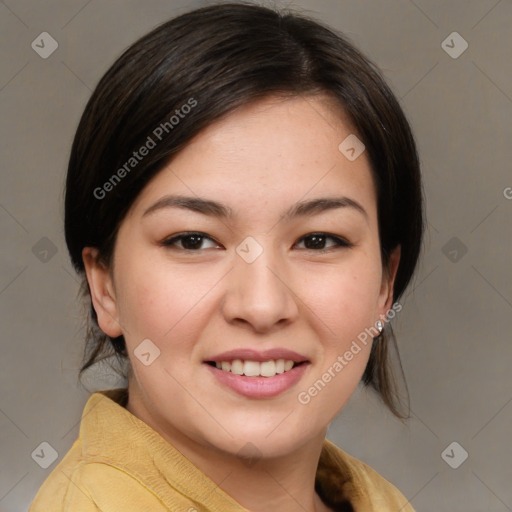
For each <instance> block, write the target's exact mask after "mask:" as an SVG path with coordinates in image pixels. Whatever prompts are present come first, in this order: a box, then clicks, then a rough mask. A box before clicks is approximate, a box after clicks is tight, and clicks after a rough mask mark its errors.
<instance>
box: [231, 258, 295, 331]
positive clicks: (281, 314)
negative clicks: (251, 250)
mask: <svg viewBox="0 0 512 512" xmlns="http://www.w3.org/2000/svg"><path fill="white" fill-rule="evenodd" d="M234 258H235V261H234V267H235V268H234V269H233V270H232V271H231V272H230V273H229V274H228V282H227V285H226V286H227V288H226V294H225V297H224V300H223V304H222V309H223V314H224V317H225V318H226V321H228V322H229V323H231V324H240V325H243V326H246V327H250V328H251V329H252V330H253V331H255V332H258V333H268V332H271V331H273V330H275V329H279V328H282V327H284V326H285V325H288V324H290V323H292V322H293V321H294V320H296V319H297V317H298V314H299V307H298V303H297V300H298V298H297V295H296V292H295V291H294V290H293V289H292V287H291V285H290V283H289V282H288V281H289V279H287V275H288V274H287V273H286V272H285V268H284V263H283V262H282V261H278V258H276V257H274V256H273V254H272V251H271V250H270V249H269V250H264V251H263V253H262V254H261V255H260V256H259V257H258V258H257V259H256V260H255V261H253V262H252V263H248V262H246V261H245V260H244V259H243V258H241V257H240V256H239V255H238V254H235V256H234Z"/></svg>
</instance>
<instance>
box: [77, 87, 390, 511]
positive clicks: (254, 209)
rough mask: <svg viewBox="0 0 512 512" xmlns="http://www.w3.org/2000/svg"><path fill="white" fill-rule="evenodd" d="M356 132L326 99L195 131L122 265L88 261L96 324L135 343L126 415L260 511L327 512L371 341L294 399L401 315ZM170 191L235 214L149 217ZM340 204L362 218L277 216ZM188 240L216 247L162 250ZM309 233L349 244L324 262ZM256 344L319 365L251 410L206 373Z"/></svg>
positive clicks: (129, 228)
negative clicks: (331, 477) (301, 207)
mask: <svg viewBox="0 0 512 512" xmlns="http://www.w3.org/2000/svg"><path fill="white" fill-rule="evenodd" d="M351 133H354V131H353V129H352V127H351V126H350V123H349V122H348V119H347V117H346V115H344V113H343V112H342V111H340V109H339V108H338V107H337V106H336V105H333V103H332V102H331V101H330V100H329V98H327V97H324V96H315V97H304V98H293V99H283V98H277V97H272V98H266V99H264V100H260V101H258V102H257V103H253V104H250V105H246V106H244V107H243V108H241V109H239V110H237V111H235V112H233V113H231V114H229V115H228V116H227V117H225V118H224V119H222V120H221V121H218V122H216V123H214V124H212V125H210V126H209V127H208V128H206V129H205V130H203V131H202V132H200V133H199V134H198V135H197V136H196V137H195V138H194V139H193V140H192V141H191V142H190V143H189V144H188V145H187V146H186V147H185V148H184V149H183V150H182V151H181V152H180V153H179V154H178V155H177V156H176V157H175V158H174V160H173V161H172V162H171V163H170V164H169V165H168V166H167V167H166V168H165V169H163V170H162V171H161V172H160V173H159V174H157V175H156V176H155V177H154V178H153V179H152V181H150V183H149V184H148V185H147V186H146V188H145V189H143V191H142V192H141V193H140V194H139V196H138V197H137V199H136V201H135V202H134V204H133V205H132V207H131V209H130V211H129V212H128V214H127V216H126V217H125V219H124V220H123V222H122V224H121V226H120V229H119V233H118V237H117V240H116V245H115V249H114V255H113V266H111V267H110V268H108V267H106V266H105V265H103V264H102V263H101V262H100V260H99V258H98V253H97V250H96V249H94V248H86V249H84V251H83V258H84V262H85V266H86V272H87V278H88V282H89V285H90V288H91V296H92V300H93V304H94V307H95V309H96V312H97V315H98V322H99V325H100V327H101V329H102V330H103V331H104V332H106V333H107V334H108V335H110V336H112V337H115V336H119V335H120V334H123V335H124V337H125V340H126V343H127V348H128V353H129V357H130V362H131V365H132V373H131V375H130V378H129V386H128V389H129V403H128V405H127V409H128V410H129V411H130V412H131V413H133V414H134V415H135V416H137V417H138V418H140V419H141V420H143V421H144V422H146V423H147V424H148V425H150V426H151V427H152V428H153V429H154V430H156V431H157V432H158V433H160V435H162V436H163V437H164V438H165V439H167V440H168V441H169V442H171V443H172V444H173V445H174V446H175V447H176V448H178V449H179V450H180V451H181V452H182V453H183V454H184V455H186V456H187V457H188V458H189V459H190V460H191V461H192V462H193V463H194V464H195V465H196V466H197V467H199V468H200V469H201V470H202V471H203V472H204V473H205V474H207V475H208V476H210V477H211V478H212V479H213V480H215V481H216V482H221V483H220V487H221V488H222V489H223V490H224V491H225V492H227V493H228V494H229V495H231V496H232V497H233V498H234V499H235V500H236V501H238V502H239V503H240V504H242V505H243V506H244V507H245V508H247V509H248V510H251V511H253V512H263V511H268V510H280V511H282V512H287V511H296V510H297V507H298V505H297V503H299V504H300V507H301V509H302V510H305V511H316V512H319V511H325V510H329V509H328V508H327V507H326V506H325V505H324V504H323V502H322V501H321V500H320V498H319V497H318V495H317V494H316V493H315V490H314V479H315V472H316V467H317V464H318V459H319V456H320V452H321V449H322V443H323V440H324V438H325V434H326V431H327V427H328V425H329V423H330V422H331V421H332V420H333V418H334V417H335V416H336V415H337V414H338V413H339V411H340V410H341V409H342V407H343V406H344V405H345V404H346V403H347V401H348V399H349V398H350V396H351V395H352V393H353V392H354V390H355V388H356V387H357V384H358V383H359V381H360V379H361V376H362V374H363V372H364V369H365V366H366V363H367V361H368V357H369V354H370V348H371V347H370V344H371V342H370V343H368V344H367V345H366V346H363V345H362V344H360V345H361V348H362V350H361V351H360V352H359V353H358V354H357V355H356V356H354V358H353V359H352V360H351V361H350V363H349V364H347V365H346V366H345V367H344V369H343V371H341V372H339V373H337V374H336V377H335V378H333V379H332V380H331V382H329V383H328V384H327V385H326V386H325V387H324V388H323V389H322V391H321V392H319V393H318V394H317V396H315V397H314V398H313V399H312V400H311V401H310V402H309V403H308V404H306V405H303V404H301V403H299V401H298V399H297V396H298V393H299V392H301V391H305V390H307V389H308V388H309V387H310V386H311V385H312V384H313V383H314V382H315V381H317V380H318V379H319V378H320V377H321V376H322V374H323V373H324V372H326V371H327V369H328V368H329V367H332V365H333V364H334V362H335V361H336V360H337V357H338V355H343V354H344V353H345V352H346V350H348V349H349V347H350V345H351V343H352V341H353V340H355V339H356V338H357V335H358V334H359V333H361V332H362V331H364V329H365V328H368V327H370V326H374V325H375V322H376V321H377V320H379V318H380V315H385V314H386V311H388V309H389V308H391V306H392V290H393V282H394V278H395V274H396V269H397V266H398V261H399V257H400V250H399V248H397V249H396V250H395V251H394V252H393V254H392V256H391V258H390V264H389V266H388V268H383V266H382V261H381V257H380V242H379V236H378V223H377V202H376V201H377V199H376V191H375V186H374V182H373V178H372V174H371V171H370V165H369V161H368V159H367V156H366V153H365V152H363V154H362V155H361V156H360V157H358V158H357V159H356V160H354V161H349V160H348V159H347V158H345V156H344V155H343V154H342V153H341V152H340V151H339V149H338V145H339V144H340V143H341V142H342V141H343V140H344V139H345V138H346V137H347V136H348V135H350V134H351ZM167 194H184V195H188V196H195V197H197V196H199V197H201V198H207V199H212V200H215V201H218V202H222V203H224V204H225V205H226V206H229V207H230V208H231V209H232V211H233V213H234V217H233V218H232V219H218V218H214V217H211V216H206V215H203V214H201V213H197V212H193V211H191V210H186V209H182V208H176V207H169V208H161V209H157V210H155V211H154V212H153V213H151V214H148V215H145V216H144V212H145V211H146V210H147V209H148V208H149V207H150V206H152V205H153V204H154V203H155V202H156V201H158V200H159V199H160V198H162V197H163V196H165V195H167ZM333 195H334V196H346V197H348V198H350V199H352V200H354V201H357V203H359V204H360V205H361V206H362V207H363V208H364V210H365V212H366V214H363V213H361V212H360V211H358V210H357V209H356V208H353V207H344V208H337V209H332V210H327V211H324V212H321V213H316V214H308V215H307V216H304V217H297V218H293V219H288V220H287V219H281V215H282V214H283V212H284V211H286V210H287V209H288V208H289V207H291V206H292V205H293V204H295V203H296V202H298V201H304V200H309V199H314V198H320V197H332V196H333ZM186 231H199V232H202V233H206V234H207V235H208V236H209V237H211V238H212V239H208V238H204V239H203V245H199V249H195V250H189V251H185V250H184V249H183V248H182V247H183V246H182V245H180V242H179V241H178V242H176V244H175V245H174V247H172V246H165V245H163V244H162V241H164V240H165V239H169V238H170V237H171V235H176V234H180V233H183V232H186ZM312 232H326V233H328V234H330V235H335V236H338V237H341V238H343V239H345V240H348V241H349V242H350V243H351V244H353V245H352V246H351V247H343V246H337V245H336V243H335V241H334V240H333V239H330V238H327V239H325V246H321V247H320V248H322V247H325V249H326V250H324V251H322V250H319V249H315V248H311V247H312V246H311V245H306V244H307V241H305V240H304V238H303V237H304V236H305V235H308V234H310V233H312ZM248 236H251V237H253V238H254V239H256V240H257V242H258V243H259V244H260V246H261V247H262V249H263V252H262V254H261V255H260V256H259V257H258V258H257V259H256V260H255V261H254V262H252V263H250V264H249V263H247V262H246V261H244V259H242V258H241V257H240V256H239V255H238V254H237V252H236V248H237V246H238V245H239V244H240V243H241V242H242V241H243V240H244V239H245V238H246V237H248ZM307 240H309V241H310V238H309V239H307ZM188 241H189V242H190V239H189V240H188ZM182 242H183V240H182ZM188 247H190V245H189V246H188ZM308 247H309V248H308ZM313 247H314V246H313ZM194 251H195V252H194ZM146 338H149V339H150V340H151V341H152V342H153V343H154V344H155V345H156V346H157V347H158V348H159V350H160V356H159V357H157V358H156V359H155V360H154V361H153V362H152V363H151V364H150V365H149V366H145V365H144V364H142V363H141V362H140V361H139V360H138V358H136V357H135V356H134V350H135V349H136V347H137V346H138V345H139V344H140V343H141V341H142V340H144V339H146ZM247 347H248V348H253V349H256V350H264V349H268V348H276V347H279V348H287V349H291V350H294V351H296V352H299V353H301V354H303V355H305V356H306V357H307V359H308V360H309V362H310V364H309V366H308V368H307V371H306V373H305V374H304V376H303V377H302V379H301V380H300V381H299V382H298V383H297V384H295V385H294V386H293V387H292V388H291V389H289V390H286V391H285V392H283V393H281V394H280V395H278V396H276V397H273V398H265V399H254V398H251V399H249V398H246V397H243V396H240V395H238V394H236V393H235V392H233V391H232V390H231V389H229V388H226V387H224V386H223V385H222V384H220V383H219V382H218V381H217V380H216V379H215V378H214V377H213V376H212V374H211V371H210V370H209V369H208V368H207V367H206V366H205V364H204V362H203V361H204V360H205V359H208V357H212V356H214V355H216V354H219V353H221V352H224V351H226V350H231V349H234V348H247ZM184 388H185V389H186V390H187V392H184ZM249 441H250V442H251V443H252V444H253V445H255V446H256V447H257V449H258V450H259V455H260V456H261V458H260V459H259V460H258V462H257V463H256V464H254V465H252V466H250V467H249V466H248V465H247V464H246V463H244V461H243V460H241V459H240V457H238V456H237V453H238V451H239V450H240V449H241V448H242V447H244V446H245V444H246V443H247V442H249ZM284 489H286V491H284Z"/></svg>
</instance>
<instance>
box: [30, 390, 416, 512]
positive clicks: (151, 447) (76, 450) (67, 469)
mask: <svg viewBox="0 0 512 512" xmlns="http://www.w3.org/2000/svg"><path fill="white" fill-rule="evenodd" d="M126 400H127V390H126V389H116V390H108V391H101V392H97V393H93V394H92V395H91V396H90V398H89V400H88V401H87V404H86V405H85V408H84V411H83V414H82V422H81V425H80V433H79V437H78V439H77V440H76V441H75V442H74V444H73V446H72V447H71V448H70V450H69V451H68V453H67V454H66V455H65V456H64V458H63V459H62V460H61V461H60V463H59V464H58V465H57V466H56V467H55V468H54V469H53V471H52V472H51V473H50V475H48V478H47V479H46V480H45V482H44V483H43V485H42V486H41V488H40V489H39V491H38V493H37V495H36V497H35V499H34V501H33V502H32V504H31V506H30V509H29V512H169V511H172V512H248V511H247V509H245V508H244V507H242V506H241V505H240V504H238V503H237V502H236V501H235V500H234V499H233V498H231V496H229V495H228V494H226V493H225V492H224V491H222V490H221V489H220V488H219V487H218V486H217V484H215V482H213V480H210V478H209V477H207V476H206V475H205V474H204V473H203V472H201V471H200V470H199V469H198V468H197V467H196V466H194V464H192V462H191V461H190V460H189V459H187V458H186V457H185V456H184V455H183V454H182V453H181V452H179V451H178V450H177V449H176V448H174V447H173V446H172V445H171V444H170V443H169V442H168V441H166V440H165V439H164V438H163V437H161V436H160V435H159V434H158V433H157V432H156V431H154V430H153V429H152V428H151V427H149V426H148V425H147V424H146V423H144V422H143V421H141V420H139V419H138V418H137V417H136V416H134V415H133V414H131V413H130V412H129V411H128V410H127V409H125V408H124V405H126ZM315 487H316V490H317V492H318V494H319V495H320V496H321V498H322V499H323V500H324V502H325V503H326V504H327V505H328V506H330V507H331V508H332V509H333V510H336V511H354V512H398V511H400V512H414V510H413V509H412V507H411V506H410V505H409V504H408V503H407V500H406V499H405V497H404V496H403V495H402V494H401V493H400V492H399V491H398V490H397V489H396V488H395V487H394V486H393V485H392V484H390V483H389V482H388V481H387V480H385V479H384V478H383V477H381V476H380V475H379V474H378V473H377V472H376V471H374V470H373V469H372V468H370V467H369V466H367V465H366V464H364V463H363V462H361V461H359V460H357V459H355V458H354V457H352V456H350V455H348V454H347V453H345V452H344V451H342V450H341V449H339V448H338V447H337V446H336V445H334V444H333V443H331V442H330V441H328V440H325V441H324V445H323V448H322V452H321V456H320V461H319V464H318V468H317V474H316V483H315ZM347 502H348V503H347Z"/></svg>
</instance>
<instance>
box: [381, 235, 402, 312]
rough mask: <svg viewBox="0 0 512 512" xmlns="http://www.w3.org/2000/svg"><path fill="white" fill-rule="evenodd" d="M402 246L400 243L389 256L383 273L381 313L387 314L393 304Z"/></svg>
mask: <svg viewBox="0 0 512 512" xmlns="http://www.w3.org/2000/svg"><path fill="white" fill-rule="evenodd" d="M400 254H401V247H400V246H399V245H398V246H397V247H396V248H395V249H393V251H392V252H391V254H390V256H389V262H388V266H387V268H385V269H384V272H383V274H382V284H381V288H380V294H379V311H378V312H379V314H381V315H384V316H385V315H386V313H387V312H388V311H389V310H390V309H391V307H392V306H393V290H394V284H395V278H396V272H397V270H398V264H399V263H400Z"/></svg>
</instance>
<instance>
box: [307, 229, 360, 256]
mask: <svg viewBox="0 0 512 512" xmlns="http://www.w3.org/2000/svg"><path fill="white" fill-rule="evenodd" d="M329 240H330V241H331V244H330V245H328V244H327V241H329ZM303 242H304V244H305V247H303V248H304V249H306V250H314V251H318V252H321V251H328V250H332V249H336V248H339V247H353V245H354V244H351V243H350V242H348V241H347V240H344V239H343V238H340V237H339V236H335V235H330V234H328V233H322V232H320V233H309V234H308V235H305V236H303V237H302V238H301V239H300V240H299V242H298V244H301V243H303ZM332 242H334V243H332ZM301 248H302V247H301Z"/></svg>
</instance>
